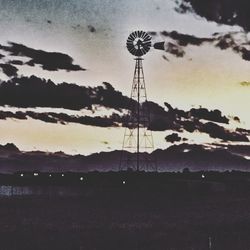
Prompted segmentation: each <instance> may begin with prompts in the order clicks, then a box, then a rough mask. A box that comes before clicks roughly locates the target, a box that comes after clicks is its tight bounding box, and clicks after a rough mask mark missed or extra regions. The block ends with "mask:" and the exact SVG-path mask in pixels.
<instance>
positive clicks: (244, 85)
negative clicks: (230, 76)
mask: <svg viewBox="0 0 250 250" xmlns="http://www.w3.org/2000/svg"><path fill="white" fill-rule="evenodd" d="M240 85H241V86H243V87H249V86H250V82H246V81H244V82H241V83H240Z"/></svg>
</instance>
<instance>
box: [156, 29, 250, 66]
mask: <svg viewBox="0 0 250 250" xmlns="http://www.w3.org/2000/svg"><path fill="white" fill-rule="evenodd" d="M160 34H161V35H164V36H165V37H166V40H165V41H163V42H157V43H155V44H154V48H155V49H158V50H164V51H165V52H167V53H170V54H173V55H175V56H176V57H183V56H184V55H185V48H186V47H187V46H188V45H194V46H201V45H203V44H204V43H208V44H211V45H212V46H214V47H215V48H218V49H221V50H226V49H231V50H232V51H233V52H234V53H237V54H239V55H240V56H241V57H242V59H243V60H246V61H250V50H248V49H247V46H248V45H249V43H248V41H246V36H245V35H243V34H242V33H241V32H231V33H227V34H220V33H215V34H213V36H212V37H208V38H204V37H196V36H193V35H188V34H182V33H178V32H177V31H171V32H167V31H162V32H161V33H160ZM154 36H157V33H154ZM237 36H238V37H237ZM161 37H162V36H161Z"/></svg>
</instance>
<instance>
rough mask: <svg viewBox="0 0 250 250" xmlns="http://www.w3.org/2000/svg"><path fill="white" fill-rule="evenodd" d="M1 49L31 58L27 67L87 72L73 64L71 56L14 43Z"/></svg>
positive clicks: (12, 54)
mask: <svg viewBox="0 0 250 250" xmlns="http://www.w3.org/2000/svg"><path fill="white" fill-rule="evenodd" d="M0 49H1V50H4V51H7V52H9V53H10V55H11V56H21V57H28V58H31V60H30V61H28V62H27V65H29V66H34V65H36V64H38V65H41V67H42V68H43V69H44V70H49V71H57V70H60V69H64V70H67V71H79V70H85V69H83V68H82V67H80V66H79V65H75V64H73V59H72V58H71V57H70V56H68V55H66V54H63V53H59V52H46V51H43V50H36V49H32V48H29V47H27V46H25V45H22V44H18V43H13V42H10V43H9V45H8V46H2V45H0Z"/></svg>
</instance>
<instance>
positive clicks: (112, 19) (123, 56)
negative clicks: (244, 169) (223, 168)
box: [0, 0, 250, 154]
mask: <svg viewBox="0 0 250 250" xmlns="http://www.w3.org/2000/svg"><path fill="white" fill-rule="evenodd" d="M0 7H1V8H0V32H1V36H0V44H1V45H6V46H9V45H8V42H14V43H18V44H23V45H25V46H27V47H29V48H33V49H37V50H43V51H48V52H60V53H64V54H67V55H69V56H70V57H71V58H73V63H74V64H75V65H79V66H80V67H82V68H83V69H86V70H70V71H69V70H64V69H60V70H53V71H51V70H45V69H43V68H42V67H41V65H40V64H39V63H37V64H35V65H34V66H30V65H15V67H16V68H17V69H18V76H19V77H20V76H27V77H28V76H31V75H35V76H37V77H40V78H45V79H51V80H52V81H53V82H54V83H56V84H59V83H61V82H67V83H76V84H77V85H80V86H91V87H94V86H99V85H101V84H102V82H108V83H110V84H111V85H112V86H113V87H114V88H115V89H116V90H118V91H121V92H122V93H123V94H124V95H127V96H128V95H129V94H130V91H131V84H132V77H133V70H134V60H133V59H134V58H133V56H132V55H131V54H129V52H128V51H127V49H126V46H125V45H126V39H127V37H128V35H129V34H130V33H131V32H132V31H134V30H145V31H148V32H156V34H155V35H153V37H152V39H153V43H157V42H163V41H164V42H166V43H167V42H169V40H168V39H169V38H168V37H166V36H164V35H163V34H162V32H163V31H168V32H171V31H177V32H178V33H180V34H188V35H190V36H194V37H199V38H204V37H208V38H211V37H213V34H214V33H220V34H228V33H233V32H236V33H235V34H240V35H241V36H246V37H247V31H246V30H244V29H243V27H242V26H240V25H237V24H235V25H228V24H222V23H220V24H218V22H216V21H213V20H209V21H208V20H207V19H206V18H205V17H203V16H200V15H198V14H197V13H195V11H194V10H193V11H190V12H187V13H180V12H178V11H176V8H177V7H178V5H177V3H176V1H172V0H154V1H153V0H137V1H133V0H91V1H90V0H81V1H80V0H70V1H64V0H53V1H49V0H22V1H20V0H0ZM234 38H235V40H236V42H238V40H237V39H238V38H237V37H236V36H235V37H234ZM245 39H246V38H245ZM171 42H173V39H172V40H171ZM175 42H176V41H175ZM183 49H185V55H184V56H182V57H177V56H176V55H174V54H173V53H168V52H167V51H163V50H157V49H154V48H152V49H151V50H150V52H149V53H148V54H147V55H145V56H144V59H145V60H144V61H143V64H144V72H145V79H146V86H147V93H148V99H149V100H151V101H153V102H156V103H158V104H159V105H161V106H164V102H168V103H169V104H171V106H172V107H174V108H178V109H183V110H185V111H187V110H189V109H191V108H199V107H204V108H207V109H209V110H212V109H219V110H221V111H222V113H223V114H224V115H226V116H238V117H239V118H240V120H241V124H240V125H239V124H236V125H235V124H234V123H233V122H232V124H231V126H232V128H235V127H236V126H240V127H242V128H245V129H249V127H250V118H249V114H248V107H249V104H250V100H249V94H250V87H248V84H247V82H248V81H249V80H250V71H249V63H250V62H249V61H248V60H243V58H242V57H241V56H240V55H239V53H236V52H235V51H233V49H232V48H228V49H220V48H218V47H216V46H214V44H212V43H204V44H202V45H199V46H196V45H192V44H191V45H188V46H186V47H185V48H183ZM0 54H3V55H6V56H5V57H3V58H2V59H1V63H8V61H9V60H11V59H12V60H17V59H22V60H24V61H25V60H26V59H27V58H26V59H25V58H24V57H22V56H18V55H11V54H10V53H9V52H8V51H6V50H5V51H4V50H2V51H1V50H0ZM26 61H27V60H26ZM10 78H11V77H10V76H7V75H6V74H5V73H4V72H0V79H1V80H3V81H7V80H9V79H10ZM242 82H246V84H245V85H243V84H241V83H242ZM3 106H4V105H3ZM6 108H7V107H6V106H5V107H2V108H1V110H6ZM9 110H14V108H9ZM33 111H35V112H41V108H40V107H33ZM50 111H54V109H53V108H52V107H51V108H50ZM64 112H65V113H67V114H69V113H70V112H72V111H70V110H64ZM81 112H82V113H81V114H84V115H86V114H88V113H89V111H88V110H84V111H81ZM107 112H108V111H107V110H103V109H101V108H98V110H97V111H96V114H100V115H104V114H107ZM81 114H79V113H78V115H81ZM0 128H1V129H0V131H1V139H0V143H1V144H5V143H8V142H12V143H15V144H16V145H17V146H18V147H19V148H20V149H21V150H28V151H29V150H42V151H52V152H55V151H63V152H66V153H69V154H77V153H81V154H91V153H93V152H100V151H107V150H114V149H120V148H121V145H122V139H123V131H124V128H121V127H118V128H113V127H112V128H107V127H96V126H89V125H83V124H75V123H68V124H66V125H65V124H61V123H59V124H58V123H57V124H54V123H53V124H52V123H46V122H43V121H41V120H34V119H32V118H29V119H28V120H25V121H24V120H20V119H13V118H7V119H5V120H1V121H0ZM168 133H169V132H168ZM168 133H167V132H166V131H158V132H154V137H155V147H156V148H165V147H168V146H169V145H170V144H169V143H167V142H166V141H165V139H164V138H165V136H166V134H168ZM186 136H189V140H190V142H193V143H211V142H218V140H217V139H218V138H215V140H211V138H210V137H209V136H208V135H207V134H201V133H193V134H190V135H186Z"/></svg>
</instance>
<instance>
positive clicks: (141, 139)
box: [120, 31, 157, 171]
mask: <svg viewBox="0 0 250 250" xmlns="http://www.w3.org/2000/svg"><path fill="white" fill-rule="evenodd" d="M150 47H151V37H150V36H149V35H148V34H147V33H146V32H144V31H134V32H132V33H131V34H130V35H129V37H128V39H127V49H128V51H129V52H130V53H131V54H132V55H134V56H135V70H134V78H133V83H132V90H131V98H130V114H129V118H128V121H127V123H126V129H125V133H124V139H123V145H122V155H121V160H120V170H129V169H131V170H133V171H143V170H145V171H156V170H157V166H156V161H155V160H154V159H153V158H152V155H150V153H151V152H152V151H153V149H154V142H153V136H152V131H150V130H148V127H149V124H150V113H149V107H148V103H147V93H146V85H145V79H144V72H143V66H142V61H143V58H142V56H143V55H145V54H146V53H147V52H148V51H149V50H150Z"/></svg>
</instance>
